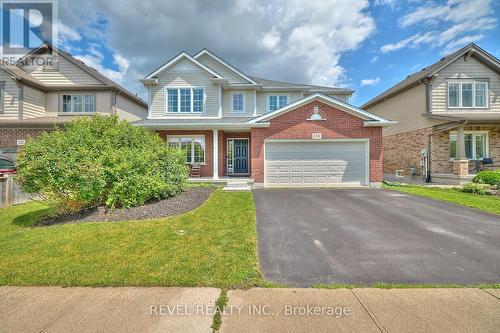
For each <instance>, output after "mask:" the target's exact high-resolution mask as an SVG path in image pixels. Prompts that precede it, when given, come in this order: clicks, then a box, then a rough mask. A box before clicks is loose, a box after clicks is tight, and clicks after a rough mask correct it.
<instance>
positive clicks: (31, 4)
mask: <svg viewBox="0 0 500 333" xmlns="http://www.w3.org/2000/svg"><path fill="white" fill-rule="evenodd" d="M0 3H1V8H2V16H1V18H2V25H1V26H2V33H1V38H2V56H3V57H4V61H6V60H10V59H9V57H14V56H17V57H21V56H23V55H25V54H27V53H29V52H31V51H33V50H34V49H36V48H37V47H39V46H40V45H41V44H42V43H44V42H47V43H49V44H50V45H54V44H55V43H56V42H57V22H58V21H57V0H39V1H36V0H27V1H15V0H2V1H1V2H0Z"/></svg>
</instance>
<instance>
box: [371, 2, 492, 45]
mask: <svg viewBox="0 0 500 333" xmlns="http://www.w3.org/2000/svg"><path fill="white" fill-rule="evenodd" d="M398 24H399V26H400V27H401V28H408V27H411V26H418V27H420V28H421V29H420V32H418V33H416V34H414V35H412V36H410V37H408V38H405V39H403V40H400V41H398V42H395V43H390V44H386V45H383V46H382V47H381V49H380V50H381V51H382V52H383V53H387V52H392V51H396V50H399V49H402V48H407V47H408V48H416V47H419V46H421V45H428V46H431V47H442V46H445V45H446V48H445V50H443V52H448V51H450V50H452V49H454V48H456V47H458V46H459V45H461V46H464V45H466V44H467V42H464V41H469V42H473V41H474V42H475V41H478V40H480V39H481V38H482V37H483V35H482V34H480V33H479V32H482V31H486V30H491V29H493V28H495V26H496V24H497V18H496V17H495V16H494V13H493V9H492V2H491V0H448V2H447V3H445V4H439V5H438V4H435V3H434V2H427V3H425V4H424V5H422V6H420V7H417V8H416V9H415V10H414V11H413V12H411V13H408V14H406V15H404V16H403V17H402V18H401V19H400V20H399V21H398Z"/></svg>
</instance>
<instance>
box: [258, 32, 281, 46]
mask: <svg viewBox="0 0 500 333" xmlns="http://www.w3.org/2000/svg"><path fill="white" fill-rule="evenodd" d="M280 41H281V37H280V33H279V32H278V31H277V30H276V28H275V27H273V28H272V29H271V31H269V32H268V33H267V34H265V35H264V37H263V38H262V45H263V46H264V47H265V48H266V49H268V50H271V51H274V52H277V51H278V50H277V49H276V47H277V46H278V43H279V42H280Z"/></svg>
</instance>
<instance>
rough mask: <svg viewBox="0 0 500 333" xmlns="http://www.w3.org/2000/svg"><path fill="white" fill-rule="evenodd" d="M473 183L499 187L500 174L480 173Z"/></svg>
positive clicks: (494, 172)
mask: <svg viewBox="0 0 500 333" xmlns="http://www.w3.org/2000/svg"><path fill="white" fill-rule="evenodd" d="M472 181H473V182H474V183H478V184H488V185H498V184H500V172H498V171H479V172H478V173H477V175H476V176H475V177H474V178H473V179H472Z"/></svg>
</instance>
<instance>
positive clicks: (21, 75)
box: [0, 62, 44, 89]
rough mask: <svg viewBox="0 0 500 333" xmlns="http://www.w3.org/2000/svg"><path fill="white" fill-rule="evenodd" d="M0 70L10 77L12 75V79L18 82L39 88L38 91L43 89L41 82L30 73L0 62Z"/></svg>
mask: <svg viewBox="0 0 500 333" xmlns="http://www.w3.org/2000/svg"><path fill="white" fill-rule="evenodd" d="M0 68H1V69H3V70H4V71H5V72H7V73H9V74H10V75H12V76H13V77H14V78H16V79H18V80H19V81H22V82H25V83H27V84H30V85H33V86H36V87H37V88H40V89H43V88H44V85H43V83H42V82H40V81H39V80H38V79H37V78H35V77H34V76H33V75H31V74H30V73H27V72H25V71H23V70H22V69H21V68H19V67H17V66H12V65H8V64H6V63H3V62H0Z"/></svg>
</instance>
